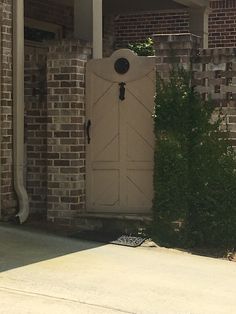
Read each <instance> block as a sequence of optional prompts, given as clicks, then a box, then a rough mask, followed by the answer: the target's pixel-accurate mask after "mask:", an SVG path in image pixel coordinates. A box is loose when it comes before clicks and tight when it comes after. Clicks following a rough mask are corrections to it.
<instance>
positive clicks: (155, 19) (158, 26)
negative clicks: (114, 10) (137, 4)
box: [115, 10, 189, 47]
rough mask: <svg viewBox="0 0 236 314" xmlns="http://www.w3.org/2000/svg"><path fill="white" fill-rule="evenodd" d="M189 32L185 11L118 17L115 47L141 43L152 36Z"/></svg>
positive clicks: (154, 12) (155, 12)
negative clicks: (136, 42)
mask: <svg viewBox="0 0 236 314" xmlns="http://www.w3.org/2000/svg"><path fill="white" fill-rule="evenodd" d="M188 30H189V14H188V11H187V10H172V11H171V10H168V11H153V12H146V13H135V14H128V15H120V16H119V17H118V18H117V19H116V20H115V41H116V47H126V46H127V43H130V42H135V41H142V40H145V39H146V38H147V37H150V36H152V35H153V34H170V33H186V32H188Z"/></svg>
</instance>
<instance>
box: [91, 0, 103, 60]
mask: <svg viewBox="0 0 236 314" xmlns="http://www.w3.org/2000/svg"><path fill="white" fill-rule="evenodd" d="M102 19H103V8H102V0H93V58H94V59H100V58H102V56H103V21H102Z"/></svg>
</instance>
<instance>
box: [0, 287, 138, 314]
mask: <svg viewBox="0 0 236 314" xmlns="http://www.w3.org/2000/svg"><path fill="white" fill-rule="evenodd" d="M0 290H1V291H5V292H9V293H12V294H21V295H26V296H33V297H44V298H48V299H54V300H58V301H67V302H72V303H79V304H82V305H88V306H93V307H99V308H103V309H107V310H114V311H117V312H120V313H125V314H136V313H135V312H128V311H124V310H121V309H118V308H114V307H109V306H106V305H99V304H96V303H88V302H85V301H80V300H76V299H66V298H62V297H56V296H52V295H47V294H43V293H37V292H29V291H24V290H18V289H13V288H6V287H0Z"/></svg>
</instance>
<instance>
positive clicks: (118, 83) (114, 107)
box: [86, 49, 155, 214]
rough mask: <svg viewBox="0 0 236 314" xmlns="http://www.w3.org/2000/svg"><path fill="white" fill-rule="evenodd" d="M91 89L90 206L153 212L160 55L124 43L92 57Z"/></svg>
mask: <svg viewBox="0 0 236 314" xmlns="http://www.w3.org/2000/svg"><path fill="white" fill-rule="evenodd" d="M86 93H87V97H86V99H87V133H88V136H87V178H86V182H87V187H86V188H87V210H88V211H91V212H100V213H101V212H110V213H130V214H135V213H148V212H150V209H151V206H152V198H153V184H152V182H153V155H154V135H153V118H152V114H153V106H154V96H155V59H154V58H152V57H138V56H136V55H135V54H133V52H131V51H130V50H128V49H122V50H119V51H116V52H115V53H114V54H113V55H112V56H111V57H110V58H106V59H102V60H92V61H90V62H89V63H88V66H87V85H86ZM89 137H90V138H91V140H90V141H89Z"/></svg>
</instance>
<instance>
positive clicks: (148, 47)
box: [128, 38, 154, 56]
mask: <svg viewBox="0 0 236 314" xmlns="http://www.w3.org/2000/svg"><path fill="white" fill-rule="evenodd" d="M128 48H129V49H131V50H133V51H134V52H135V53H136V54H137V55H138V56H153V55H154V48H153V40H152V39H151V38H147V39H146V40H145V41H143V42H139V43H131V44H128Z"/></svg>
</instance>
